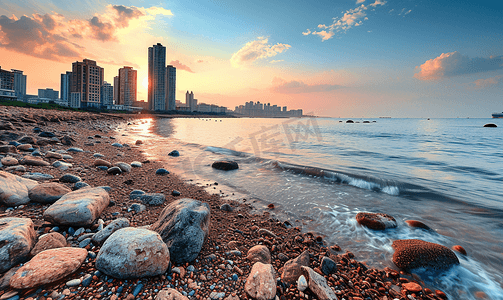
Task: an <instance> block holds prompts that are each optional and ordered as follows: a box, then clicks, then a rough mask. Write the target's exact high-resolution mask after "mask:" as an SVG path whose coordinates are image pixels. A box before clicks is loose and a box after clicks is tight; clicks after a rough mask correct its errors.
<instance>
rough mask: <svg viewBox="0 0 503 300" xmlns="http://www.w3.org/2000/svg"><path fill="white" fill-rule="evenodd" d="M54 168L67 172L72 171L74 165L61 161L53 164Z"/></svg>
mask: <svg viewBox="0 0 503 300" xmlns="http://www.w3.org/2000/svg"><path fill="white" fill-rule="evenodd" d="M52 166H53V167H55V168H58V169H60V170H61V171H66V170H68V169H70V168H71V167H73V165H72V164H71V163H67V162H64V161H60V160H57V161H55V162H53V163H52Z"/></svg>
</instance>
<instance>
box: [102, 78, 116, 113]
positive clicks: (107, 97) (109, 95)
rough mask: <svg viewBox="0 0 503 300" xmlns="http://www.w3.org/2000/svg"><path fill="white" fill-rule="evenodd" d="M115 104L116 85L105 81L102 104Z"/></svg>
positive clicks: (106, 105)
mask: <svg viewBox="0 0 503 300" xmlns="http://www.w3.org/2000/svg"><path fill="white" fill-rule="evenodd" d="M113 104H114V87H113V86H112V85H111V84H110V83H108V82H106V81H104V82H103V86H102V87H101V106H105V107H108V106H112V105H113Z"/></svg>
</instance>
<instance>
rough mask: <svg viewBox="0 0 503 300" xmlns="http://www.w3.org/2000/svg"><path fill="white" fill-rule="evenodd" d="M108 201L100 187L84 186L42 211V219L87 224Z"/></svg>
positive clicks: (74, 224)
mask: <svg viewBox="0 0 503 300" xmlns="http://www.w3.org/2000/svg"><path fill="white" fill-rule="evenodd" d="M109 203H110V197H109V195H108V193H107V191H105V190H104V189H102V188H85V189H80V190H77V191H73V192H70V193H68V194H66V195H64V196H63V197H61V199H59V200H58V201H56V202H55V203H54V204H52V205H51V206H49V208H47V209H46V211H45V212H44V220H46V221H49V222H51V223H52V224H59V225H67V226H89V225H91V224H92V223H93V222H94V221H95V220H96V219H97V218H98V217H99V216H100V214H101V212H102V211H103V210H104V209H105V208H106V207H107V206H108V204H109Z"/></svg>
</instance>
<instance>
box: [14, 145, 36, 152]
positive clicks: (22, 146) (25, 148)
mask: <svg viewBox="0 0 503 300" xmlns="http://www.w3.org/2000/svg"><path fill="white" fill-rule="evenodd" d="M31 148H33V147H32V145H30V144H22V145H19V146H17V150H21V151H28V149H31Z"/></svg>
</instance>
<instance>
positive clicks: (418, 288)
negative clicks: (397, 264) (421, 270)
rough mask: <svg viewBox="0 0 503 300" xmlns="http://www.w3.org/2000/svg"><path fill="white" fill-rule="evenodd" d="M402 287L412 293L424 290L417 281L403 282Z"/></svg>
mask: <svg viewBox="0 0 503 300" xmlns="http://www.w3.org/2000/svg"><path fill="white" fill-rule="evenodd" d="M402 287H403V288H404V289H406V290H407V291H409V292H412V293H419V292H420V291H422V290H423V289H422V288H421V286H420V285H419V284H417V283H415V282H408V283H404V284H402Z"/></svg>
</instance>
